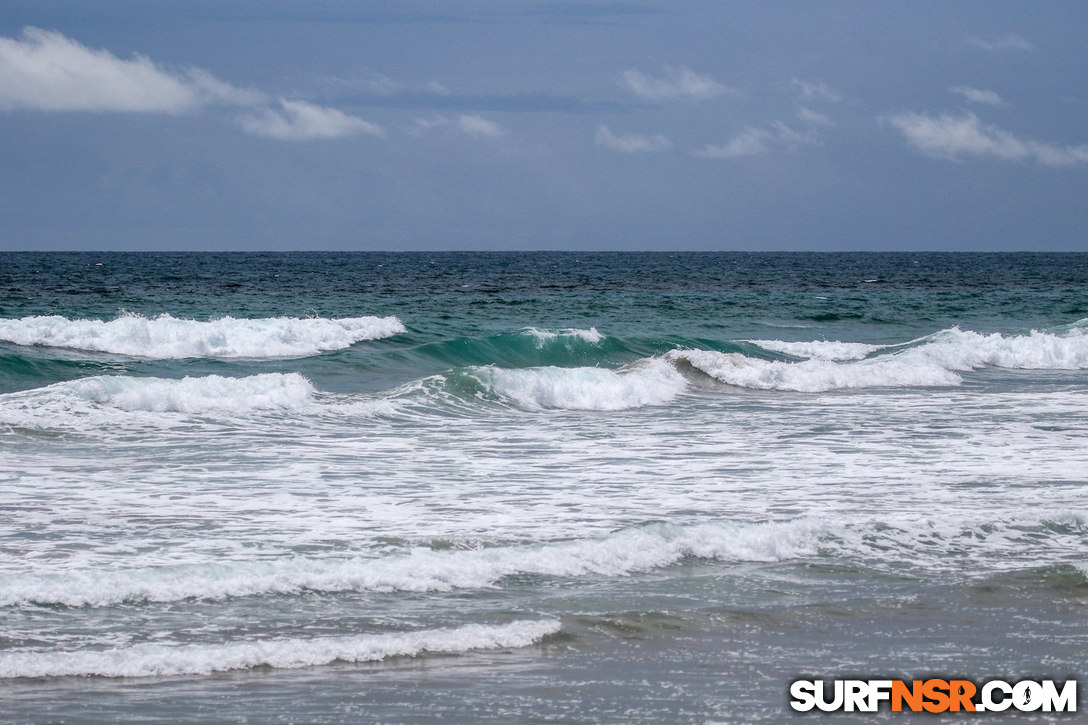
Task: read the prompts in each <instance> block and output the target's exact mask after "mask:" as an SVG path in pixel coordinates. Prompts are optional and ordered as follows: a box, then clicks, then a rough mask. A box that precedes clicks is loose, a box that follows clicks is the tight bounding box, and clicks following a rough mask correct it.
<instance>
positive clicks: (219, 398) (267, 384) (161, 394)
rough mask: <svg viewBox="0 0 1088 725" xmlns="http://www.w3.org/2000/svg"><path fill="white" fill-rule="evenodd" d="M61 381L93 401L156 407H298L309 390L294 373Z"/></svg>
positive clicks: (305, 400) (226, 409)
mask: <svg viewBox="0 0 1088 725" xmlns="http://www.w3.org/2000/svg"><path fill="white" fill-rule="evenodd" d="M62 385H67V386H69V387H70V389H71V390H72V392H73V393H74V394H75V395H78V396H80V397H82V398H84V399H85V400H89V401H91V402H93V403H98V404H100V405H108V406H111V407H114V408H120V409H121V410H130V411H135V410H145V411H151V412H156V413H163V412H172V413H191V414H193V413H209V412H214V411H222V412H230V413H247V412H250V411H254V410H282V409H289V408H298V407H299V406H301V405H303V404H305V403H308V402H309V401H310V399H311V398H312V396H313V394H314V387H313V386H312V385H311V384H310V381H308V380H307V379H306V378H304V377H303V376H302V375H299V374H298V373H264V374H260V375H249V376H246V377H242V378H225V377H222V376H220V375H206V376H203V377H195V378H194V377H186V378H182V379H181V380H170V379H164V378H130V377H122V376H115V375H103V376H97V377H92V378H83V379H82V380H76V381H73V382H70V383H62Z"/></svg>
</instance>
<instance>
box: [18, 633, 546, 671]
mask: <svg viewBox="0 0 1088 725" xmlns="http://www.w3.org/2000/svg"><path fill="white" fill-rule="evenodd" d="M560 629H561V625H560V623H559V622H558V621H556V620H549V619H545V620H516V621H513V622H509V623H507V624H501V625H485V624H466V625H463V626H461V627H453V628H443V629H427V630H419V631H415V632H389V633H383V634H364V635H355V636H348V637H319V638H314V639H282V640H255V641H249V642H234V643H228V644H216V645H206V644H189V645H181V644H138V645H133V646H131V647H117V648H114V649H107V650H101V651H87V650H84V651H76V652H71V651H67V652H8V653H3V654H0V678H15V677H71V676H98V677H163V676H171V675H208V674H211V673H213V672H226V671H229V670H246V669H252V668H254V667H260V666H266V667H274V668H277V669H299V668H304V667H315V666H319V665H328V664H332V663H333V662H373V661H376V660H383V659H387V658H389V657H414V656H418V655H421V654H424V653H460V652H468V651H471V650H479V649H502V648H506V647H527V646H529V645H531V644H533V643H534V642H536V641H538V640H540V639H542V638H543V637H546V636H548V635H551V634H555V633H556V632H558V631H560Z"/></svg>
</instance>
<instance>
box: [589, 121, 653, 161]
mask: <svg viewBox="0 0 1088 725" xmlns="http://www.w3.org/2000/svg"><path fill="white" fill-rule="evenodd" d="M594 138H595V140H596V142H597V144H598V145H599V146H604V147H605V148H610V149H612V150H613V151H621V152H623V153H627V154H632V153H639V152H645V151H667V150H668V149H670V148H672V141H670V140H669V139H667V138H665V137H664V136H662V135H661V134H657V135H656V136H644V135H642V134H638V133H625V134H623V135H617V134H615V133H613V132H612V129H610V128H609V127H608V126H605V125H603V124H602V125H601V126H599V127H598V128H597V135H596V136H595V137H594Z"/></svg>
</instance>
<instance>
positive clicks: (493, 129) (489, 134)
mask: <svg viewBox="0 0 1088 725" xmlns="http://www.w3.org/2000/svg"><path fill="white" fill-rule="evenodd" d="M436 128H447V129H453V130H455V131H460V132H461V133H464V134H466V135H468V136H472V137H473V138H498V137H500V136H505V135H506V133H507V130H506V128H505V127H504V126H502V125H500V124H498V123H495V122H494V121H489V120H488V119H486V118H484V117H483V116H479V115H461V116H458V117H457V118H449V117H448V116H443V115H441V114H435V115H433V116H431V117H430V118H417V119H416V122H415V126H414V127H413V128H412V129H411V130H410V131H409V133H412V134H413V135H416V136H420V135H422V134H424V133H427V132H429V131H431V130H433V129H436Z"/></svg>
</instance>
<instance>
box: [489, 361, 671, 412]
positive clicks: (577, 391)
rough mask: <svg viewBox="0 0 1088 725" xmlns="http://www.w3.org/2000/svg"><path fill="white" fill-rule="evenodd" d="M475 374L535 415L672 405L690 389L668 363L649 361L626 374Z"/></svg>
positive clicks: (555, 370) (583, 370)
mask: <svg viewBox="0 0 1088 725" xmlns="http://www.w3.org/2000/svg"><path fill="white" fill-rule="evenodd" d="M469 374H470V375H472V376H473V377H475V378H476V379H477V380H479V381H480V382H481V383H482V384H483V385H485V386H486V387H487V388H488V389H490V390H491V391H492V392H494V393H495V394H496V395H499V396H500V397H502V398H504V399H506V400H508V401H510V402H512V403H514V404H516V405H518V406H520V407H523V408H528V409H530V410H541V409H561V410H627V409H630V408H641V407H644V406H647V405H661V404H663V403H667V402H669V401H671V400H673V399H674V398H676V396H678V395H679V394H680V393H682V392H683V391H684V389H685V388H686V387H687V383H686V382H685V380H684V377H683V376H682V375H680V374H679V372H677V370H676V369H675V368H674V367H672V366H671V365H668V364H667V363H665V362H664V361H662V360H644V361H641V363H640V364H638V365H634V366H631V367H629V368H626V369H623V370H608V369H605V368H590V367H578V368H561V367H551V366H549V367H538V368H528V369H519V370H510V369H506V368H497V367H493V366H488V367H477V368H471V369H470V371H469Z"/></svg>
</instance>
